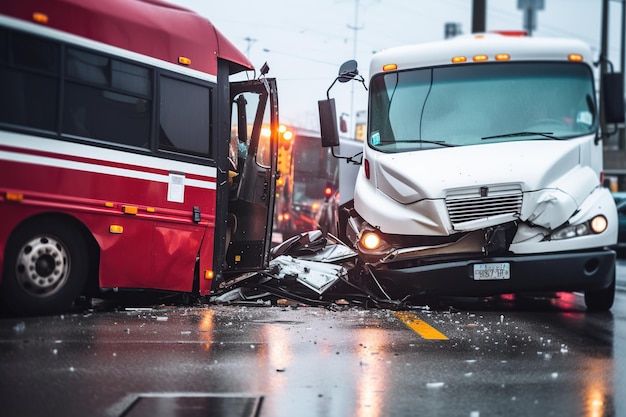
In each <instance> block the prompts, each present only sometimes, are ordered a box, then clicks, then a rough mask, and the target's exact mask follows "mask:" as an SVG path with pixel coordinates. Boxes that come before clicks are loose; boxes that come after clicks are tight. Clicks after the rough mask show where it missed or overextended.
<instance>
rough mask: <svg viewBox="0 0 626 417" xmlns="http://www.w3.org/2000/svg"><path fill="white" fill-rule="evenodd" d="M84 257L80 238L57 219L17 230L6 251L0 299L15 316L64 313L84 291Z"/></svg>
mask: <svg viewBox="0 0 626 417" xmlns="http://www.w3.org/2000/svg"><path fill="white" fill-rule="evenodd" d="M88 255H89V252H88V250H87V245H86V242H85V239H84V238H83V236H82V235H81V233H80V232H79V231H78V230H77V229H76V228H75V227H73V226H72V225H71V224H68V223H66V222H63V221H58V220H56V219H54V220H51V219H48V220H47V221H41V220H40V221H34V222H30V223H27V224H26V225H24V226H21V227H20V228H19V229H18V230H16V232H15V233H14V234H13V236H12V237H11V238H10V239H9V241H8V243H7V247H6V250H5V258H4V271H3V279H2V285H1V286H0V299H1V300H2V303H3V305H4V306H5V308H7V309H8V310H9V311H10V312H12V313H14V314H19V315H38V314H56V313H61V312H63V311H66V310H68V309H69V308H70V307H71V305H72V303H73V301H74V300H76V298H77V297H78V296H79V295H80V293H81V291H82V290H83V287H84V284H85V281H86V278H87V272H88V270H89V268H88V267H89V258H88Z"/></svg>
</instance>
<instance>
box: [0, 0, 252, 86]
mask: <svg viewBox="0 0 626 417" xmlns="http://www.w3.org/2000/svg"><path fill="white" fill-rule="evenodd" d="M36 13H40V14H41V15H43V16H45V19H43V20H45V21H46V22H45V23H44V24H45V26H47V27H50V28H53V29H58V30H61V31H63V32H67V33H71V34H73V35H77V36H81V37H84V38H88V39H91V40H94V41H98V42H102V43H105V44H108V45H112V46H116V47H119V48H122V49H126V50H130V51H133V52H136V53H139V54H143V55H147V56H150V57H153V58H157V59H161V60H164V61H167V62H174V63H176V64H179V57H185V58H188V59H189V60H190V61H191V63H190V64H189V65H186V66H187V67H189V68H192V69H195V70H198V71H202V72H205V73H209V74H213V75H216V74H217V62H216V61H217V60H216V57H217V58H222V59H224V60H227V61H229V62H231V65H230V73H231V74H234V73H237V72H240V71H244V70H253V69H254V66H253V65H252V64H251V63H250V61H249V60H248V59H247V58H246V56H245V55H244V54H243V53H242V52H241V51H239V50H238V49H237V48H236V47H235V46H234V45H233V44H232V43H231V42H230V41H229V40H228V39H226V38H225V37H224V35H222V34H221V33H220V32H219V31H218V30H217V29H216V28H215V26H213V24H211V22H210V21H208V20H207V19H206V18H204V17H202V16H200V15H199V14H197V13H195V12H193V11H191V10H188V9H185V8H182V7H179V6H176V5H173V4H170V3H166V2H164V1H161V0H106V1H103V0H3V1H0V14H4V15H6V16H11V17H15V18H18V19H22V20H26V21H29V22H33V21H34V20H35V19H34V16H35V14H36ZM39 20H40V21H39V22H38V23H42V22H41V20H42V19H39Z"/></svg>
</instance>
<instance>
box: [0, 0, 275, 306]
mask: <svg viewBox="0 0 626 417" xmlns="http://www.w3.org/2000/svg"><path fill="white" fill-rule="evenodd" d="M122 28H123V30H122ZM253 69H254V67H253V66H252V64H251V63H250V62H249V61H248V60H247V58H246V57H245V56H244V54H242V53H241V52H240V51H238V50H237V49H235V48H234V47H233V45H232V44H231V43H230V42H229V41H228V40H227V39H226V38H224V37H223V36H222V35H221V33H220V32H219V31H217V30H216V29H215V28H214V27H213V25H212V24H211V23H210V22H209V21H207V20H206V19H205V18H203V17H201V16H199V15H197V14H195V13H193V12H191V11H189V10H186V9H183V8H180V7H178V6H173V5H170V4H167V3H164V2H161V1H157V0H154V1H152V0H146V1H128V0H110V1H106V2H101V1H98V0H83V1H74V0H46V1H37V0H8V1H3V2H1V3H0V92H1V93H0V171H1V172H2V173H3V175H2V176H0V217H2V222H1V224H0V264H1V269H2V277H1V283H0V298H1V300H2V304H3V306H4V307H6V308H8V309H9V310H11V311H13V312H17V313H22V314H31V313H32V314H37V313H51V312H57V311H63V310H64V309H66V308H68V306H70V305H71V303H72V302H73V301H74V300H75V299H76V298H77V297H78V296H79V295H80V294H86V293H88V294H99V293H100V292H99V290H107V289H115V290H117V289H155V290H166V291H175V292H182V293H190V294H196V295H205V294H208V293H209V292H210V291H211V289H212V286H215V285H219V283H220V282H221V281H222V280H224V279H226V278H227V277H229V276H231V275H235V274H241V272H243V271H254V270H258V269H263V268H265V267H267V264H268V262H269V249H270V243H271V224H272V219H273V204H274V198H273V197H274V186H275V176H276V148H277V135H278V133H277V126H278V106H277V99H276V84H275V81H274V80H273V79H268V78H265V72H266V70H264V69H262V70H261V76H260V77H259V78H257V79H255V80H250V81H240V82H235V80H234V78H233V79H232V80H231V79H230V77H231V75H233V74H237V73H241V72H242V71H252V70H253ZM248 78H253V77H248ZM229 122H231V123H229ZM229 125H230V126H232V127H231V128H230V129H229V127H228V126H229ZM229 138H230V140H231V144H233V145H234V146H232V147H229V146H228V143H229ZM238 143H241V144H242V145H245V146H244V147H245V148H247V150H246V152H247V154H237V151H238V146H237V145H238ZM229 171H230V174H229Z"/></svg>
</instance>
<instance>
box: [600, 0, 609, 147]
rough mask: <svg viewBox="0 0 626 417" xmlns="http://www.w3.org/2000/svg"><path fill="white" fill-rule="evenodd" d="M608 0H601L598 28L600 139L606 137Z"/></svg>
mask: <svg viewBox="0 0 626 417" xmlns="http://www.w3.org/2000/svg"><path fill="white" fill-rule="evenodd" d="M608 22H609V0H602V23H601V27H600V32H601V33H600V129H601V130H602V137H606V134H607V131H606V119H605V117H604V112H605V109H604V82H603V78H604V74H606V70H607V59H608V57H607V49H608V35H607V33H608V25H609V23H608Z"/></svg>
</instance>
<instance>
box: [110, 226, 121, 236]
mask: <svg viewBox="0 0 626 417" xmlns="http://www.w3.org/2000/svg"><path fill="white" fill-rule="evenodd" d="M109 233H112V234H114V235H121V234H122V233H124V226H120V225H119V224H112V225H110V226H109Z"/></svg>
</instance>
